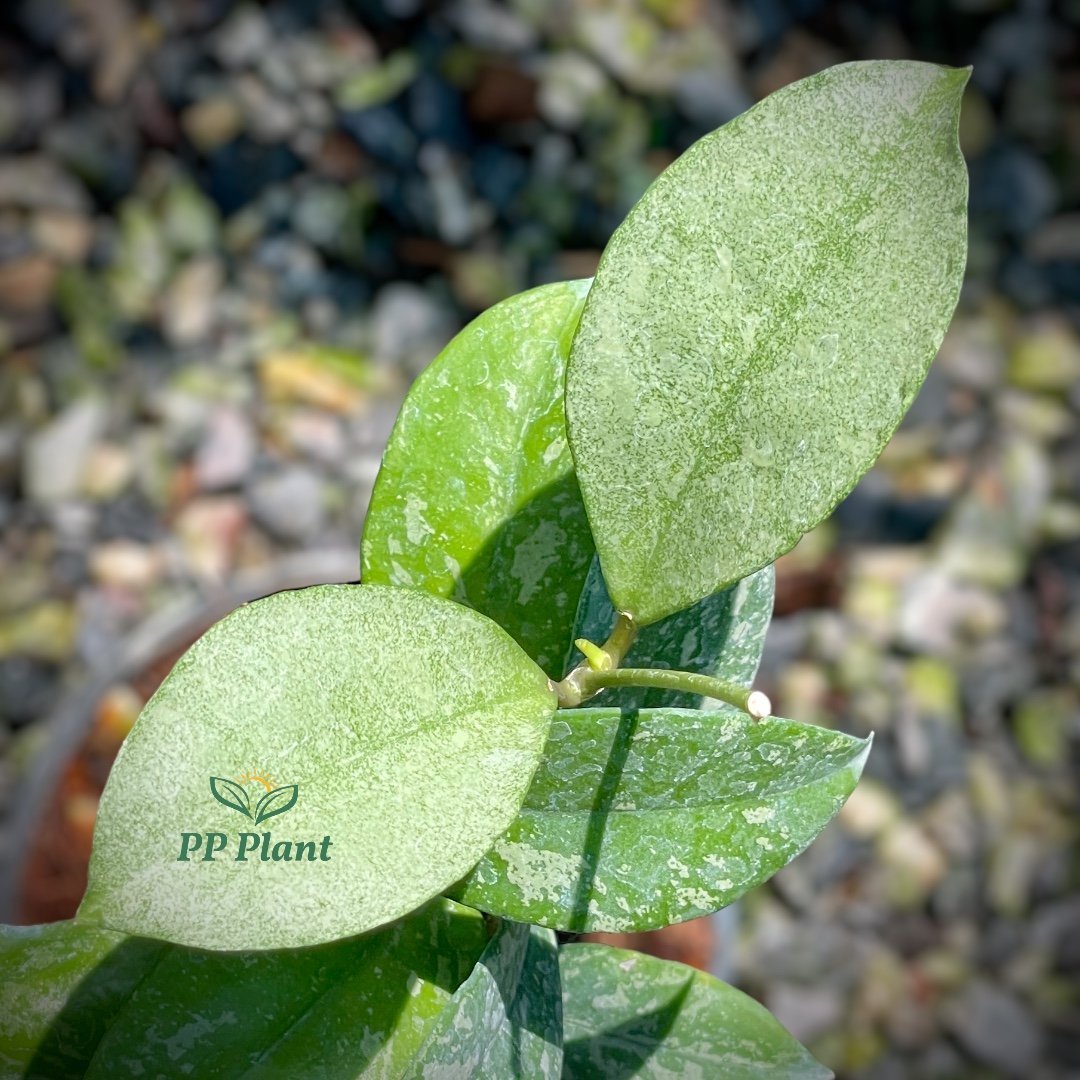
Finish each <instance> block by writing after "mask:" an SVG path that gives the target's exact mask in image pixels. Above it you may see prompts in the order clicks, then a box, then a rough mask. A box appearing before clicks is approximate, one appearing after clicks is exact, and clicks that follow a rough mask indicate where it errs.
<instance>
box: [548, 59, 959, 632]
mask: <svg viewBox="0 0 1080 1080" xmlns="http://www.w3.org/2000/svg"><path fill="white" fill-rule="evenodd" d="M966 81H967V72H966V71H959V70H953V69H950V68H943V67H938V66H935V65H932V64H922V63H915V62H909V61H868V62H862V63H854V64H844V65H841V66H839V67H835V68H831V69H829V70H827V71H824V72H822V73H821V74H819V75H815V76H812V77H811V78H808V79H803V80H802V81H800V82H797V83H793V84H792V85H790V86H787V87H785V88H784V89H782V90H779V91H777V92H776V93H774V94H772V95H771V96H770V97H768V98H766V99H765V100H764V101H762V102H761V103H760V104H759V105H757V106H755V107H754V108H753V109H751V110H750V111H749V112H747V113H745V114H744V115H742V116H740V117H738V118H737V119H735V120H733V121H732V122H731V123H729V124H727V125H726V126H724V127H722V128H720V129H719V130H718V131H716V132H714V133H713V134H711V135H707V136H706V137H705V138H703V139H702V140H700V141H699V142H697V143H696V144H695V145H694V146H692V147H691V148H690V149H689V150H688V151H687V152H686V153H685V154H683V155H682V157H680V158H679V159H678V160H677V161H676V162H675V163H674V164H673V165H672V166H671V167H670V168H668V169H667V170H666V171H665V172H664V173H663V175H661V176H660V177H659V178H658V179H657V180H656V182H655V183H654V184H653V185H652V187H650V188H649V190H648V191H647V192H646V193H645V195H644V196H643V197H642V199H641V201H640V202H639V203H638V204H637V206H635V208H634V209H633V210H632V211H631V212H630V214H629V216H628V217H627V219H626V221H625V222H624V223H623V224H622V225H621V226H620V227H619V229H617V230H616V232H615V234H614V236H613V237H612V239H611V241H610V243H609V244H608V246H607V249H606V250H605V252H604V255H603V258H602V259H601V261H600V267H599V270H598V272H597V275H596V280H595V282H594V284H593V286H592V289H591V290H590V292H589V297H588V300H587V302H586V304H585V308H584V311H583V312H582V316H581V322H580V326H579V329H578V332H577V335H576V336H575V338H574V343H573V348H572V351H571V359H570V365H569V369H568V372H567V390H566V393H567V414H568V418H569V437H570V445H571V449H572V450H573V453H574V459H575V461H576V463H577V474H578V479H579V480H580V483H581V490H582V494H583V496H584V499H585V506H586V509H587V510H588V513H589V519H590V521H591V522H592V526H593V532H594V535H595V537H596V544H597V551H598V552H599V555H600V560H601V562H602V564H603V568H604V576H605V578H606V579H607V583H608V588H609V590H610V592H611V596H612V599H613V600H614V601H615V603H616V605H617V606H618V607H619V609H620V610H622V611H627V612H629V613H630V614H632V615H633V616H634V617H635V618H636V619H637V620H638V622H640V623H651V622H655V621H657V620H658V619H661V618H663V617H664V616H665V615H669V614H671V613H672V612H674V611H678V610H680V609H682V608H685V607H688V606H689V605H691V604H693V603H695V602H696V601H698V600H700V599H701V598H702V597H705V596H708V595H710V594H711V593H713V592H715V591H716V590H717V589H719V588H721V587H722V586H724V585H726V584H728V583H729V582H732V581H736V580H738V579H739V578H742V577H745V576H746V575H747V574H749V573H751V572H752V571H754V570H757V569H758V568H759V567H762V566H764V565H766V564H767V563H770V562H772V561H773V560H774V559H775V558H776V557H777V556H778V555H780V554H781V553H782V552H784V551H786V550H787V549H788V548H790V547H791V546H792V545H793V544H794V543H795V541H796V540H797V539H798V538H799V537H800V536H801V535H802V534H803V533H804V532H806V531H807V530H808V529H809V528H810V527H811V526H813V525H815V524H816V523H817V522H819V521H820V520H821V519H822V518H824V517H825V515H826V514H828V513H829V511H830V510H831V509H832V508H833V507H834V506H835V505H836V503H837V502H838V501H839V500H840V499H841V498H842V497H843V496H844V495H845V494H847V492H848V491H850V490H851V488H852V486H853V485H854V484H855V481H856V480H857V479H858V478H859V476H860V475H861V474H862V473H863V472H865V471H866V469H867V468H869V467H870V465H871V464H872V463H873V461H874V459H875V458H876V457H877V455H878V454H879V453H880V451H881V449H882V447H883V446H884V445H885V443H886V442H887V441H888V439H889V436H890V435H891V434H892V432H893V430H894V429H895V428H896V426H897V424H898V423H899V421H900V418H901V417H902V416H903V414H904V412H905V411H906V410H907V408H908V406H909V405H910V404H911V402H912V400H913V399H914V397H915V394H916V393H917V391H918V389H919V386H920V385H921V383H922V380H923V378H924V376H925V374H926V370H927V367H928V365H929V364H930V361H931V360H932V359H933V357H934V354H935V353H936V352H937V349H938V346H939V345H940V344H941V340H942V337H943V335H944V333H945V329H946V327H947V326H948V324H949V319H950V318H951V316H952V312H953V308H954V307H955V305H956V300H957V296H958V294H959V290H960V283H961V280H962V277H963V270H964V261H965V253H966V233H967V211H966V203H967V174H966V171H965V168H964V161H963V158H962V157H961V154H960V150H959V147H958V145H957V139H956V129H957V116H958V113H959V107H960V96H961V92H962V90H963V86H964V83H965V82H966Z"/></svg>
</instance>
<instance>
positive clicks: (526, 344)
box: [362, 281, 594, 678]
mask: <svg viewBox="0 0 1080 1080" xmlns="http://www.w3.org/2000/svg"><path fill="white" fill-rule="evenodd" d="M588 290H589V282H588V281H568V282H560V283H558V284H555V285H544V286H542V287H541V288H539V289H532V290H530V291H529V292H524V293H520V294H519V295H517V296H512V297H511V298H510V299H509V300H504V301H503V302H502V303H501V304H496V305H495V306H494V307H493V308H491V309H490V310H489V311H486V312H484V314H483V315H481V316H480V317H479V318H477V319H475V320H474V321H473V322H471V323H470V324H469V325H468V326H466V327H465V329H464V330H462V331H461V333H459V334H458V335H457V336H456V337H455V338H454V339H453V341H451V342H450V344H449V345H447V346H446V348H445V349H444V350H443V351H442V352H441V353H440V354H439V355H438V356H437V357H436V358H435V360H434V361H432V363H431V365H430V366H429V367H428V368H427V370H426V371H425V372H424V373H423V374H422V375H421V376H420V377H419V378H418V379H417V380H416V382H415V384H414V385H413V387H412V389H411V390H410V391H409V395H408V397H407V398H406V399H405V403H404V405H402V408H401V414H400V416H399V417H398V421H397V424H396V425H395V427H394V431H393V434H392V435H391V436H390V441H389V443H388V445H387V447H386V453H385V454H384V455H383V461H382V468H381V469H380V471H379V477H378V480H377V481H376V484H375V491H374V493H373V495H372V499H371V507H370V509H369V510H368V516H367V521H366V523H365V525H364V541H363V548H362V558H363V569H362V577H363V579H364V581H367V582H373V583H376V584H385V585H409V586H414V587H416V588H420V589H425V590H427V591H428V592H431V593H435V594H436V595H438V596H448V597H453V598H454V599H455V600H458V601H460V602H461V603H464V604H469V605H470V606H471V607H474V608H476V610H477V611H482V612H483V613H484V614H485V615H488V616H490V617H491V618H492V619H494V620H495V621H496V622H497V623H498V624H499V625H500V626H502V627H503V628H504V629H506V630H507V631H508V632H509V633H510V634H511V636H512V637H514V638H515V639H516V640H517V641H518V642H519V643H520V644H521V646H522V648H524V649H525V651H526V652H527V653H528V654H529V655H530V656H531V657H532V658H533V659H534V660H536V662H537V663H538V664H539V665H540V666H541V667H542V668H544V670H545V671H547V672H549V673H550V674H552V675H554V676H555V677H556V678H558V677H559V676H560V672H558V671H557V670H556V668H557V667H558V665H559V664H560V663H561V662H562V659H563V656H564V655H565V653H566V648H567V645H568V642H569V641H570V640H571V637H570V631H571V629H572V628H573V625H574V612H575V611H576V609H577V604H578V598H579V596H580V595H581V588H582V585H583V583H584V581H585V575H586V573H587V572H588V569H589V563H590V561H591V560H592V558H593V551H594V548H593V541H592V534H591V533H590V531H589V523H588V520H587V518H586V517H585V508H584V506H583V505H582V502H581V492H580V491H579V489H578V483H577V477H576V476H575V474H574V462H573V459H572V458H571V456H570V450H569V448H568V446H567V443H566V411H565V408H564V404H563V400H564V399H563V384H564V378H565V370H566V358H567V355H568V353H569V350H570V339H571V337H572V336H573V333H574V330H575V328H576V327H577V321H578V316H579V315H580V314H581V306H582V304H583V303H584V300H585V295H586V293H587V292H588Z"/></svg>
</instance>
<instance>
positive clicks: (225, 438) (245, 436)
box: [195, 406, 258, 491]
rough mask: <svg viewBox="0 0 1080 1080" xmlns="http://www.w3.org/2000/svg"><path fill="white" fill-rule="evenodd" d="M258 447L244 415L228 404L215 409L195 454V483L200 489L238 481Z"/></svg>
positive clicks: (249, 467)
mask: <svg viewBox="0 0 1080 1080" xmlns="http://www.w3.org/2000/svg"><path fill="white" fill-rule="evenodd" d="M257 449H258V443H257V440H256V438H255V432H254V430H253V429H252V426H251V423H250V421H249V420H248V419H247V417H246V416H245V414H244V413H243V412H241V411H240V410H239V409H234V408H232V407H229V406H224V407H222V408H220V409H217V410H216V411H215V412H214V414H213V416H211V418H210V424H209V426H208V428H207V431H206V437H205V439H204V440H203V442H202V443H201V444H200V445H199V449H198V451H197V452H196V454H195V480H196V482H197V483H198V485H199V487H200V488H201V489H202V490H203V491H220V490H221V489H222V488H228V487H232V486H233V485H234V484H238V483H239V482H240V481H241V480H243V479H244V477H246V476H247V474H248V473H249V472H250V471H251V466H252V465H253V464H254V461H255V454H256V451H257Z"/></svg>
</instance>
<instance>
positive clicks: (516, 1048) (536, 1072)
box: [402, 923, 562, 1080]
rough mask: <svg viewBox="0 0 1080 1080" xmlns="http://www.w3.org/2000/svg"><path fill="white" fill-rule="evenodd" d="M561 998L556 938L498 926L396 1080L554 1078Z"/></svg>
mask: <svg viewBox="0 0 1080 1080" xmlns="http://www.w3.org/2000/svg"><path fill="white" fill-rule="evenodd" d="M561 1075H562V993H561V990H560V985H559V950H558V945H557V944H556V941H555V935H554V934H553V933H552V932H551V931H550V930H545V929H543V928H542V927H539V926H523V925H521V924H517V923H503V924H502V926H500V927H499V929H498V930H497V931H496V933H495V936H494V937H493V938H492V939H491V942H490V944H489V945H488V947H487V949H486V950H485V951H484V955H483V956H482V957H481V958H480V961H479V963H478V964H477V965H476V967H475V968H474V969H473V972H472V974H471V975H470V976H469V977H468V979H466V980H465V982H464V983H462V985H461V988H460V989H459V990H458V991H457V993H455V994H454V997H453V1000H452V1001H451V1002H450V1004H449V1005H448V1006H447V1007H446V1008H445V1009H443V1011H442V1012H441V1013H440V1014H439V1018H438V1019H437V1020H436V1022H435V1024H434V1026H433V1028H432V1031H431V1033H430V1034H429V1035H428V1038H427V1041H426V1042H425V1044H424V1046H423V1047H422V1048H421V1049H420V1051H419V1052H418V1053H417V1054H416V1056H415V1057H414V1058H413V1061H412V1062H411V1064H410V1066H409V1068H408V1069H406V1071H405V1075H404V1077H403V1078H402V1080H508V1078H510V1077H528V1078H529V1080H558V1078H559V1077H560V1076H561Z"/></svg>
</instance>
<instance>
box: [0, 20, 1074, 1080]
mask: <svg viewBox="0 0 1080 1080" xmlns="http://www.w3.org/2000/svg"><path fill="white" fill-rule="evenodd" d="M1078 23H1080V8H1078V7H1077V5H1076V3H1075V0H1074V2H1072V3H1069V2H1063V3H1061V4H1059V5H1057V6H1056V7H1053V8H1052V5H1050V4H1048V3H1038V2H1026V3H1020V4H1016V5H1004V4H1000V3H996V2H991V0H954V2H953V3H951V4H944V3H923V4H917V5H915V4H902V3H899V2H890V0H879V2H877V3H874V4H872V5H867V6H865V7H864V6H860V5H857V4H826V3H816V2H814V0H804V2H800V3H794V2H792V3H782V2H780V0H768V2H761V3H755V4H735V3H721V2H708V0H640V2H633V0H626V2H614V0H592V2H590V3H574V4H571V3H565V2H562V3H560V2H552V3H537V2H532V0H518V2H516V3H511V4H505V5H500V4H494V3H485V2H476V3H473V2H455V3H448V4H444V5H437V4H422V3H421V2H420V0H386V2H385V3H383V4H379V3H376V2H374V0H355V2H352V3H345V2H341V3H326V4H307V3H302V2H299V0H297V2H293V3H288V2H284V0H272V2H268V3H265V4H261V5H256V4H250V5H234V4H230V3H226V2H223V0H174V2H166V0H156V2H155V0H149V2H147V3H144V4H140V5H136V4H135V3H133V2H129V0H94V2H93V3H92V4H91V3H70V4H62V3H29V2H27V3H22V4H18V3H13V4H11V5H9V6H8V7H7V8H6V9H5V11H4V13H3V14H0V26H2V27H3V39H2V41H0V354H2V355H3V366H2V369H0V525H2V529H3V537H2V541H0V580H2V585H0V753H2V763H0V801H3V802H4V804H5V807H6V808H7V809H10V806H9V804H10V799H11V796H12V791H13V786H14V784H15V782H16V781H17V780H18V778H19V776H20V775H22V774H23V773H24V772H25V769H26V763H27V761H28V760H30V759H31V757H32V755H33V753H34V752H35V750H36V749H37V748H38V746H37V744H39V743H40V741H41V740H40V738H39V737H37V736H36V734H35V733H36V731H38V730H39V723H38V722H39V721H40V720H41V719H42V718H43V717H44V716H46V715H47V714H48V713H49V712H50V710H51V709H52V708H53V707H54V706H55V705H56V703H57V702H58V701H59V700H60V698H61V696H62V695H63V693H64V692H65V691H66V690H68V689H70V688H72V687H76V686H78V685H81V684H83V683H85V681H86V680H87V679H88V678H91V677H94V676H99V675H100V674H101V673H103V672H108V671H109V669H110V666H111V665H112V664H114V663H115V660H116V657H117V656H118V655H119V652H120V650H121V647H122V645H123V643H124V642H125V641H126V640H129V635H130V634H131V633H133V632H134V630H135V628H136V627H138V626H140V625H143V624H144V621H145V620H146V619H147V618H148V617H149V616H152V615H154V614H155V613H158V612H161V611H163V610H166V609H168V608H169V607H170V605H174V604H176V603H178V602H181V601H183V600H184V599H191V598H192V597H197V596H199V595H203V594H205V595H209V596H212V595H215V594H216V593H218V592H219V591H220V590H221V589H222V587H223V586H224V584H225V583H226V582H229V581H232V580H233V579H234V578H235V577H236V575H238V574H240V573H242V572H245V571H257V570H258V569H259V568H261V567H266V566H269V565H272V564H273V563H274V561H275V560H277V559H279V558H281V557H282V556H283V555H285V554H288V553H290V552H302V551H318V550H325V551H327V552H335V553H339V552H340V551H341V550H342V549H343V548H345V549H348V548H350V547H355V544H356V538H357V537H358V535H359V530H360V526H361V523H362V521H363V516H364V511H365V507H366V503H367V499H368V496H369V493H370V489H371V484H372V481H373V479H374V475H375V471H376V469H377V465H378V458H379V454H380V452H381V449H382V446H383V444H384V442H385V439H386V437H387V435H388V432H389V426H390V424H391V423H392V420H393V416H394V414H395V411H396V408H397V404H398V402H399V400H400V398H401V395H402V394H403V393H404V391H405V389H406V387H407V386H408V383H409V381H410V380H411V378H412V377H413V376H414V375H415V374H416V373H417V372H418V371H419V370H421V369H422V368H423V366H424V365H425V363H426V362H427V361H428V360H429V359H430V358H431V357H432V356H433V355H434V353H435V352H436V351H437V350H438V349H439V348H440V347H441V345H442V344H443V343H445V341H446V340H447V339H448V338H449V337H450V336H451V335H452V334H453V333H454V331H455V330H456V329H457V328H458V327H459V326H460V325H462V323H463V322H464V321H465V320H466V319H468V318H469V317H471V315H473V314H474V313H476V312H477V311H480V310H482V309H483V308H485V307H486V306H488V305H490V304H491V303H493V302H495V301H497V300H498V299H500V298H502V297H504V296H506V295H509V294H511V293H513V292H516V291H518V290H519V289H522V288H525V287H527V286H529V285H532V284H538V283H540V282H544V281H550V280H556V279H561V278H567V277H576V276H582V275H588V274H590V273H591V272H592V270H593V268H594V267H595V264H596V260H597V257H598V254H599V251H600V250H601V248H602V247H603V244H604V243H605V241H606V239H607V237H608V235H609V234H610V232H611V230H612V229H613V228H614V226H615V225H616V224H618V222H619V221H620V220H621V219H622V217H623V215H624V214H625V213H626V211H627V209H628V208H629V207H630V206H631V205H632V204H633V202H634V201H635V200H636V199H637V197H638V196H639V195H640V194H641V192H642V191H643V190H644V188H645V186H646V185H647V184H648V182H649V181H650V179H651V178H652V177H653V176H655V175H656V173H657V172H658V171H659V170H660V169H662V168H663V167H664V166H665V165H666V164H667V163H668V162H669V161H670V160H672V158H673V157H674V156H675V155H676V154H677V153H678V152H680V151H681V150H682V149H684V148H685V147H686V146H687V145H689V143H690V142H691V141H693V139H695V138H696V137H698V136H699V135H701V134H703V133H704V132H705V131H707V130H710V129H711V128H713V127H715V126H716V125H718V124H720V123H722V122H724V121H725V120H727V119H729V118H730V117H732V116H734V115H736V114H737V113H739V112H740V111H742V110H743V109H744V108H746V107H747V106H748V105H749V104H751V103H752V102H753V101H754V100H756V99H757V98H759V97H760V96H761V95H763V94H765V93H768V92H769V91H770V90H773V89H775V88H777V87H779V86H782V85H784V84H786V83H787V82H790V81H791V80H793V79H796V78H799V77H801V76H804V75H807V74H810V73H812V72H814V71H816V70H819V69H820V68H822V67H825V66H828V65H830V64H833V63H837V62H840V61H843V60H846V59H854V58H864V57H902V56H903V57H916V58H920V59H928V60H935V61H941V62H946V63H954V64H966V63H972V64H974V67H975V72H974V76H973V80H972V84H971V87H970V89H969V91H968V94H967V98H966V101H965V108H964V115H963V120H962V133H961V134H962V143H963V146H964V149H965V152H966V154H967V156H968V160H969V164H970V168H971V180H972V195H971V207H972V237H971V255H970V270H969V279H968V282H967V285H966V287H965V292H964V296H963V298H962V301H961V307H960V311H959V313H958V315H957V318H956V320H955V324H954V326H953V328H952V330H951V331H950V333H949V336H948V338H947V340H946V343H945V346H944V348H943V350H942V354H941V357H940V359H939V360H938V362H937V364H936V365H935V368H934V371H933V373H932V375H931V377H930V379H929V381H928V382H927V384H926V387H925V389H924V391H923V393H922V394H921V396H920V397H919V399H918V401H917V403H916V405H915V407H914V409H913V411H912V414H911V416H910V417H909V419H908V421H907V422H906V423H905V425H904V427H903V429H902V430H901V432H900V433H899V434H898V435H897V437H896V438H895V439H894V440H893V442H892V444H891V445H890V447H889V448H888V450H887V451H886V453H885V455H884V457H883V459H882V461H881V463H880V464H879V466H878V467H877V468H876V469H875V470H874V471H873V473H871V474H870V475H869V476H867V477H866V479H865V480H864V482H863V483H862V484H861V485H860V486H859V487H858V489H857V490H856V491H855V493H854V494H853V495H852V496H851V497H850V498H849V499H848V500H847V501H846V502H845V503H844V504H843V505H842V506H841V508H840V509H839V510H838V511H837V513H836V514H835V516H834V518H833V520H832V521H830V522H829V523H827V524H826V525H824V526H822V527H820V528H818V529H816V530H815V531H814V532H812V533H811V534H809V535H808V536H807V537H806V538H805V539H804V541H803V542H802V543H801V544H800V545H799V547H798V548H796V550H795V551H794V552H792V553H791V554H789V555H788V556H786V557H785V558H784V559H783V560H782V563H781V566H780V571H781V580H780V591H779V612H780V617H779V618H778V619H777V621H776V622H775V624H774V628H773V630H772V631H771V633H770V639H769V644H768V648H767V661H766V666H765V670H764V673H763V682H764V684H765V685H766V688H767V689H769V690H770V691H771V692H772V693H773V695H774V700H775V701H776V703H777V705H778V709H779V710H780V711H782V712H783V713H784V714H786V715H791V716H795V717H797V718H799V719H802V720H808V721H816V722H820V723H824V724H828V725H834V726H837V727H840V728H843V729H845V730H848V731H851V732H854V733H856V734H860V735H862V734H865V733H866V732H868V731H870V730H874V731H875V732H876V733H877V741H876V745H875V749H874V752H873V754H872V756H871V759H870V764H869V766H868V773H867V779H866V780H865V781H864V783H863V784H862V785H861V786H860V788H859V790H858V792H857V793H856V795H855V797H853V799H852V800H851V802H850V803H849V804H848V806H847V807H846V808H845V810H844V811H843V813H842V814H841V816H840V819H839V822H838V823H836V824H834V825H833V826H832V827H831V828H830V829H829V830H828V831H827V832H826V834H825V835H824V836H823V837H822V838H821V839H820V840H819V841H818V842H817V843H816V844H815V845H814V846H813V847H812V848H811V850H810V851H809V852H808V853H807V854H806V855H804V856H803V857H801V858H800V859H798V860H797V861H796V862H795V863H793V864H792V865H791V866H790V867H789V868H787V869H786V870H785V871H783V872H782V873H781V874H780V875H779V876H778V878H777V879H776V880H775V882H774V883H773V884H771V885H770V886H769V887H766V888H763V889H761V890H759V891H758V892H756V893H755V894H754V895H752V896H751V897H749V898H748V899H747V901H746V902H745V903H744V904H743V905H742V911H741V922H740V926H741V929H740V937H739V942H738V948H737V949H736V950H735V959H734V962H735V964H736V969H737V973H738V978H739V980H740V982H741V983H742V985H744V986H745V987H746V988H747V989H749V990H751V991H752V992H753V993H755V994H757V995H758V996H760V997H761V998H762V999H763V1000H764V1001H766V1003H767V1004H768V1005H769V1006H770V1007H771V1008H772V1009H774V1011H775V1012H776V1013H777V1015H778V1016H779V1017H780V1018H781V1019H782V1020H783V1021H784V1023H785V1024H787V1026H788V1027H789V1028H790V1029H791V1030H792V1031H793V1032H794V1034H795V1035H797V1036H798V1037H799V1038H801V1039H803V1040H804V1041H806V1042H807V1043H808V1044H809V1045H810V1046H811V1048H812V1049H814V1050H815V1052H816V1053H817V1054H818V1055H819V1056H820V1057H821V1058H822V1059H823V1060H825V1061H826V1062H827V1063H829V1064H830V1065H832V1066H833V1067H834V1068H835V1069H837V1071H838V1072H839V1073H840V1074H841V1075H842V1076H844V1077H858V1078H874V1080H894V1078H895V1080H904V1078H908V1077H911V1078H920V1080H921V1078H936V1077H940V1078H943V1080H944V1078H955V1077H999V1076H1000V1077H1020V1078H1025V1080H1027V1078H1036V1080H1038V1078H1047V1080H1049V1078H1065V1077H1068V1076H1080V1034H1078V1033H1080V980H1078V973H1080V947H1078V942H1080V894H1078V892H1077V888H1076V886H1077V882H1078V876H1080V875H1078V870H1080V867H1078V862H1077V857H1076V856H1077V800H1078V790H1080V779H1078V772H1077V760H1078V754H1077V745H1078V736H1080V702H1078V693H1077V686H1078V685H1080V429H1078V426H1077V413H1078V411H1080V337H1078V325H1080V43H1078V35H1077V30H1076V27H1077V24H1078Z"/></svg>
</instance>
